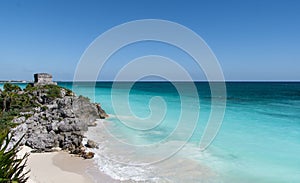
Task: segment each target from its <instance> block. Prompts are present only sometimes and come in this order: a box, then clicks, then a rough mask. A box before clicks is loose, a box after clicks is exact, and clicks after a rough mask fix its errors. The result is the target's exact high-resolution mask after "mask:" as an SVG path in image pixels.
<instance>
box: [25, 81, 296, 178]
mask: <svg viewBox="0 0 300 183" xmlns="http://www.w3.org/2000/svg"><path fill="white" fill-rule="evenodd" d="M189 84H192V83H189ZM59 85H60V86H64V87H67V88H70V89H74V90H75V92H76V93H77V94H78V95H80V94H81V95H84V96H87V97H89V98H91V99H92V101H95V102H98V103H100V104H101V106H102V107H103V108H104V109H105V110H106V112H107V113H108V114H109V115H110V118H108V119H107V120H105V121H104V122H103V123H101V124H98V126H97V127H93V128H90V129H89V132H88V134H87V136H88V138H91V139H93V140H96V141H97V142H98V143H99V144H100V148H99V149H98V150H95V152H96V160H95V161H96V163H97V165H98V166H99V168H100V170H101V171H103V172H104V173H106V174H108V175H110V176H111V177H113V178H115V179H119V180H125V181H126V180H127V181H145V182H197V183H198V182H217V183H219V182H220V183H221V182H224V183H247V182H249V183H250V182H251V183H252V182H258V183H260V182H262V183H265V182H266V183H267V182H270V183H276V182H278V183H279V182H280V183H282V182H287V183H298V182H300V83H292V82H286V83H284V82H278V83H277V82H228V83H226V88H227V97H226V99H227V105H226V109H225V115H224V119H223V122H222V126H221V128H220V130H219V132H218V134H217V136H216V138H215V139H214V141H213V142H212V144H211V145H210V146H209V147H208V148H207V149H206V150H205V151H201V150H200V148H199V142H200V139H201V137H202V135H203V133H204V131H205V126H206V124H207V122H208V119H209V118H210V114H211V108H212V107H211V100H212V97H211V92H210V88H209V85H208V83H205V82H199V83H195V86H196V88H197V91H198V94H199V97H198V98H195V96H193V95H190V94H189V92H188V90H186V87H189V85H186V84H185V83H181V84H179V85H182V87H184V88H185V90H184V91H185V92H179V91H178V90H177V89H176V88H175V87H174V85H173V84H172V83H168V82H138V83H134V84H132V83H121V84H120V85H119V86H118V87H116V88H114V89H113V90H112V83H110V82H100V83H97V84H96V86H95V87H93V86H92V85H90V84H89V83H81V84H78V83H77V84H75V85H74V86H73V85H72V83H68V82H60V83H59ZM131 85H132V87H131ZM23 86H24V85H23ZM127 94H128V95H127ZM217 100H218V99H217ZM220 100H221V99H220ZM198 101H199V102H200V103H198ZM186 104H187V105H186ZM195 114H199V116H198V117H199V118H198V119H197V120H196V121H195ZM182 145H184V146H183V147H181V146H182Z"/></svg>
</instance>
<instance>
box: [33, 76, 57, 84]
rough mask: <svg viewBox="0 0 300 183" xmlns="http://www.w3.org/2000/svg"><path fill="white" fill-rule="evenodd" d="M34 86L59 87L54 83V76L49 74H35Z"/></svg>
mask: <svg viewBox="0 0 300 183" xmlns="http://www.w3.org/2000/svg"><path fill="white" fill-rule="evenodd" d="M33 85H34V86H40V85H57V83H56V82H53V81H52V75H51V74H48V73H37V74H34V84H33Z"/></svg>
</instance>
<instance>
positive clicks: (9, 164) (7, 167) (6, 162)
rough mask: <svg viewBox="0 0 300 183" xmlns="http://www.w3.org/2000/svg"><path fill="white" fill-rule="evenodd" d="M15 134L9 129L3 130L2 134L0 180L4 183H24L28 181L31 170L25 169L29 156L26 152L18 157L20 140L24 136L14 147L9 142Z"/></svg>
mask: <svg viewBox="0 0 300 183" xmlns="http://www.w3.org/2000/svg"><path fill="white" fill-rule="evenodd" d="M12 137H13V134H10V133H9V131H8V130H4V131H1V134H0V182H1V183H2V182H3V183H4V182H7V183H23V182H26V181H27V179H28V177H27V174H28V173H29V171H26V172H25V170H24V168H25V166H26V162H27V158H28V156H29V154H28V153H26V154H25V155H24V156H23V157H21V158H18V157H17V153H18V152H19V148H20V142H21V140H22V139H23V137H24V136H23V137H22V138H21V139H20V140H19V141H18V142H17V143H16V144H14V145H13V146H12V147H9V144H10V142H11V140H12Z"/></svg>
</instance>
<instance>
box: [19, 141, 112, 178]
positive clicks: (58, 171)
mask: <svg viewBox="0 0 300 183" xmlns="http://www.w3.org/2000/svg"><path fill="white" fill-rule="evenodd" d="M30 150H31V149H30V148H29V147H26V146H23V147H22V150H21V151H20V155H22V154H24V153H26V152H30ZM27 169H30V173H29V177H30V178H29V180H28V182H29V183H60V182H72V183H92V182H103V183H104V182H115V181H114V180H113V179H111V178H110V177H109V176H107V175H105V174H102V173H101V172H99V171H97V169H96V168H95V167H94V165H93V160H84V159H82V158H80V157H75V156H73V155H70V154H68V153H67V152H52V153H30V156H29V158H28V162H27ZM88 171H90V173H91V174H93V178H92V176H91V175H90V174H88V173H87V172H88Z"/></svg>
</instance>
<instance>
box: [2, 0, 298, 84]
mask: <svg viewBox="0 0 300 183" xmlns="http://www.w3.org/2000/svg"><path fill="white" fill-rule="evenodd" d="M299 10H300V1H297V0H281V1H279V0H251V1H250V0H236V1H233V0H229V1H222V0H220V1H215V0H207V1H200V0H199V1H174V0H172V1H167V0H151V1H150V0H137V1H134V0H128V1H122V0H119V1H115V0H110V1H108V0H107V1H83V0H82V1H76V0H64V1H60V0H49V1H46V0H44V1H39V0H26V1H25V0H1V1H0V64H1V72H0V80H5V79H27V80H29V79H32V74H33V73H35V72H50V73H52V74H53V75H54V78H55V80H72V79H73V75H74V71H75V69H76V66H77V63H78V61H79V59H80V57H81V55H82V54H83V52H84V50H85V49H86V48H87V47H88V46H89V44H90V43H91V42H92V41H93V40H94V39H95V38H97V37H98V36H99V35H101V34H102V33H103V32H105V31H107V30H109V29H110V28H112V27H114V26H117V25H119V24H122V23H125V22H128V21H133V20H138V19H164V20H170V21H174V22H177V23H179V24H182V25H184V26H186V27H188V28H190V29H191V30H193V31H195V32H196V33H197V34H198V35H200V36H201V37H202V38H203V39H204V40H205V41H206V43H207V44H208V45H209V47H210V48H211V49H212V51H213V52H214V53H215V55H216V57H217V58H218V60H219V62H220V64H221V66H222V69H223V72H224V76H225V79H227V80H297V81H299V80H300V34H299V32H300V11H299ZM160 48H162V49H160ZM175 52H176V50H175V49H172V48H165V46H164V45H159V44H156V43H147V44H144V45H141V44H136V45H134V46H133V47H132V48H129V49H127V50H126V49H125V50H123V51H120V53H119V55H120V56H119V57H116V58H115V59H112V61H111V64H110V65H109V64H108V66H109V67H106V69H107V70H106V71H104V72H103V78H105V79H110V78H111V77H112V76H111V75H110V74H111V73H113V69H112V68H113V67H114V66H117V67H115V68H118V67H120V66H121V64H122V63H123V64H124V60H128V61H129V60H130V59H132V58H134V57H136V56H143V55H147V54H158V55H163V56H170V57H173V58H174V60H176V58H177V59H178V60H182V59H185V56H182V54H180V52H179V53H175ZM121 58H123V62H122V61H119V60H118V59H121ZM179 63H180V61H179ZM185 66H186V67H187V68H189V69H191V70H192V68H193V64H186V65H185ZM110 69H111V70H110ZM192 74H196V75H199V79H201V78H202V76H203V73H192ZM197 77H198V76H197Z"/></svg>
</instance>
